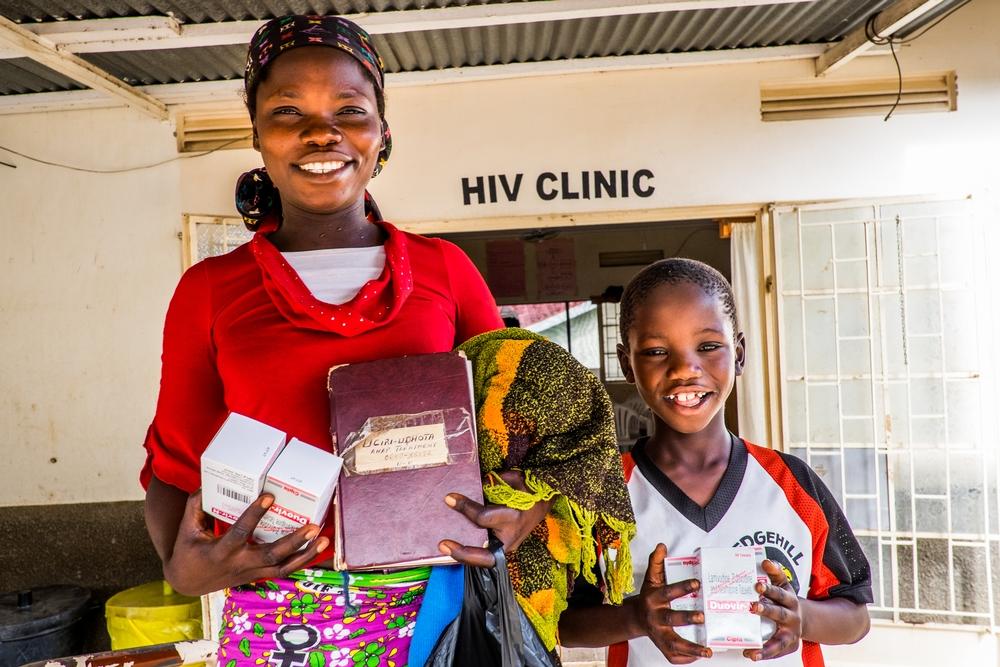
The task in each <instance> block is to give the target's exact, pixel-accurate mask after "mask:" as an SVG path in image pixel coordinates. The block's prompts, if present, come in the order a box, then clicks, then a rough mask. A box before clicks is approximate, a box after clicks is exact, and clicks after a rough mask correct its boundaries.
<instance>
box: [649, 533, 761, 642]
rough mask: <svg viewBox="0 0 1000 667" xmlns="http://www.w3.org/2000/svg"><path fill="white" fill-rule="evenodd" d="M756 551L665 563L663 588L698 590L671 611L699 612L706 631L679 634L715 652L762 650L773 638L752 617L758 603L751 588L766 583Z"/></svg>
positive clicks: (726, 550)
mask: <svg viewBox="0 0 1000 667" xmlns="http://www.w3.org/2000/svg"><path fill="white" fill-rule="evenodd" d="M763 561H764V550H763V549H762V548H760V547H704V548H701V549H698V550H697V551H696V552H695V553H694V554H693V555H691V556H680V557H670V558H667V559H666V561H665V562H664V567H665V570H666V576H667V583H668V584H673V583H677V582H679V581H684V580H686V579H697V580H698V581H700V582H701V587H700V588H698V590H696V591H694V592H693V593H689V594H688V595H685V596H684V597H682V598H678V599H676V600H673V601H672V602H671V605H670V606H671V608H672V609H677V610H683V611H701V612H703V613H704V615H705V623H704V625H685V626H679V627H677V628H675V629H676V631H677V633H678V634H679V635H680V636H681V637H683V638H684V639H687V640H688V641H692V642H694V643H696V644H701V645H702V646H707V647H709V648H711V649H712V650H713V651H724V650H726V649H745V648H760V647H761V645H762V644H763V641H764V640H766V639H767V638H768V637H770V635H771V634H773V632H774V624H773V622H771V621H769V620H768V619H763V618H761V617H760V616H757V615H756V614H753V613H752V612H751V611H750V605H751V604H752V603H754V602H756V601H757V600H759V599H760V595H758V593H757V591H756V590H755V588H754V586H755V585H756V584H757V582H758V581H762V582H765V583H766V582H767V580H768V578H767V575H766V574H765V573H764V570H763V568H762V567H761V563H762V562H763Z"/></svg>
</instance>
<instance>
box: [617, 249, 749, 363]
mask: <svg viewBox="0 0 1000 667" xmlns="http://www.w3.org/2000/svg"><path fill="white" fill-rule="evenodd" d="M681 283H691V284H692V285H697V286H698V287H700V288H702V289H703V290H705V293H706V294H709V295H710V296H715V297H718V298H719V300H720V301H721V302H722V310H723V312H725V314H726V315H727V316H728V317H729V321H730V322H732V324H733V335H735V334H737V333H738V332H739V330H740V327H739V322H738V321H737V319H736V299H735V298H734V297H733V287H732V285H730V284H729V281H728V280H726V277H725V276H724V275H722V274H721V273H719V272H718V271H717V270H716V269H714V268H712V267H711V266H709V265H708V264H705V263H704V262H699V261H698V260H695V259H687V258H684V257H671V258H668V259H661V260H659V261H658V262H653V263H652V264H650V265H649V266H647V267H646V268H644V269H643V270H642V271H640V272H639V273H637V274H636V275H635V276H634V277H633V278H632V280H630V281H629V284H628V285H626V286H625V291H624V292H623V293H622V300H621V306H620V309H619V315H618V328H619V333H620V334H621V340H622V345H624V346H625V347H628V332H629V330H630V329H631V328H632V321H633V320H634V319H635V310H636V308H638V307H639V306H640V305H642V302H643V301H645V300H646V297H647V296H649V294H650V292H652V291H653V290H654V289H656V288H657V287H659V286H661V285H679V284H681Z"/></svg>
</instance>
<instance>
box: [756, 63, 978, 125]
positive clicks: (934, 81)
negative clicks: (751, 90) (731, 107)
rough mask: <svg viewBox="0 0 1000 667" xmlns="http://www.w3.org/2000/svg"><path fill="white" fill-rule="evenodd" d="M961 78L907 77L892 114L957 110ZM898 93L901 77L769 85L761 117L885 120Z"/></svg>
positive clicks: (762, 94)
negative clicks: (845, 117)
mask: <svg viewBox="0 0 1000 667" xmlns="http://www.w3.org/2000/svg"><path fill="white" fill-rule="evenodd" d="M956 79H957V77H956V75H955V72H953V71H952V72H931V73H926V74H915V75H911V76H904V77H903V95H902V97H901V98H900V100H899V106H897V107H896V111H895V112H893V113H894V114H897V113H918V112H930V111H955V109H957V108H958V86H957V83H956ZM898 91H899V79H897V78H896V77H884V78H870V79H831V80H809V81H792V82H785V83H764V84H761V87H760V115H761V119H762V120H765V121H776V120H805V119H809V118H840V117H842V116H884V115H885V114H887V113H889V109H891V108H892V105H893V103H894V102H895V101H896V94H897V93H898Z"/></svg>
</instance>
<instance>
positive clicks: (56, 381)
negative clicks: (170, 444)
mask: <svg viewBox="0 0 1000 667" xmlns="http://www.w3.org/2000/svg"><path fill="white" fill-rule="evenodd" d="M0 144H2V145H4V146H9V147H11V148H14V149H16V150H19V151H21V152H25V153H29V154H32V155H36V156H38V157H41V158H44V159H48V160H56V161H60V162H65V163H69V164H74V165H89V166H95V165H101V166H109V167H110V166H124V165H135V164H141V163H148V162H153V161H156V160H159V159H165V158H170V157H172V156H173V155H174V154H175V152H176V149H175V144H174V139H173V136H172V134H171V129H170V127H169V125H166V124H160V123H157V122H155V121H151V120H147V119H145V118H144V117H143V116H140V115H138V114H136V113H132V112H128V111H124V110H106V111H91V112H75V113H60V114H49V115H39V116H13V117H4V118H0ZM0 160H3V161H5V162H10V163H13V164H16V165H17V168H16V169H10V168H8V167H2V166H0V200H2V201H3V209H4V215H3V217H2V218H0V239H2V240H0V284H2V287H0V447H2V448H3V453H4V456H3V459H4V463H3V465H2V466H0V506H5V505H32V504H48V503H64V502H81V501H102V500H123V499H131V498H140V497H141V489H140V487H139V484H138V470H139V466H140V465H141V463H142V460H143V454H142V448H141V447H140V444H141V442H142V436H143V434H144V432H145V428H146V425H147V424H148V422H149V419H150V417H151V415H152V407H153V401H154V400H155V397H156V388H157V383H158V373H159V347H160V343H159V338H160V335H161V331H162V327H163V316H164V311H165V308H166V304H167V299H168V298H169V296H170V293H171V291H172V289H173V286H174V284H175V283H176V282H177V278H178V276H179V270H180V256H179V254H178V248H179V245H178V241H177V239H176V237H175V234H176V232H177V231H179V229H180V215H181V208H180V201H179V198H178V196H177V193H178V188H179V174H180V171H179V169H178V166H177V164H176V163H172V164H169V165H164V166H162V167H157V168H155V169H150V170H146V171H138V172H132V173H128V174H119V175H98V174H85V173H79V172H73V171H67V170H63V169H54V168H52V167H46V166H43V165H38V164H34V163H32V162H30V161H28V160H26V159H23V158H20V157H17V156H12V155H10V154H8V153H4V152H2V151H0Z"/></svg>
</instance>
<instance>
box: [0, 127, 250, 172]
mask: <svg viewBox="0 0 1000 667" xmlns="http://www.w3.org/2000/svg"><path fill="white" fill-rule="evenodd" d="M252 136H253V135H252V134H248V135H246V136H243V137H237V138H235V139H230V140H229V141H227V142H225V143H223V144H220V145H218V146H216V147H215V148H213V149H211V150H207V151H202V152H201V153H194V154H189V155H176V156H174V157H172V158H167V159H166V160H160V161H159V162H152V163H150V164H143V165H139V166H137V167H122V168H120V169H90V168H88V167H77V166H74V165H71V164H62V163H60V162H51V161H49V160H43V159H41V158H37V157H34V156H32V155H28V154H27V153H21V152H19V151H16V150H14V149H13V148H7V147H6V146H0V150H4V151H7V152H8V153H13V154H14V155H17V156H18V157H23V158H24V159H26V160H31V161H32V162H37V163H39V164H44V165H47V166H49V167H59V168H60V169H69V170H70V171H82V172H84V173H87V174H123V173H125V172H129V171H141V170H143V169H152V168H153V167H159V166H160V165H164V164H167V163H169V162H175V161H177V160H192V159H194V158H198V157H205V156H206V155H211V154H212V153H214V152H216V151H219V150H222V149H223V148H225V147H227V146H231V145H232V144H235V143H237V142H239V141H245V140H247V139H249V138H250V137H252ZM0 164H7V163H6V162H4V163H0ZM7 166H9V167H14V168H16V165H12V164H7Z"/></svg>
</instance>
